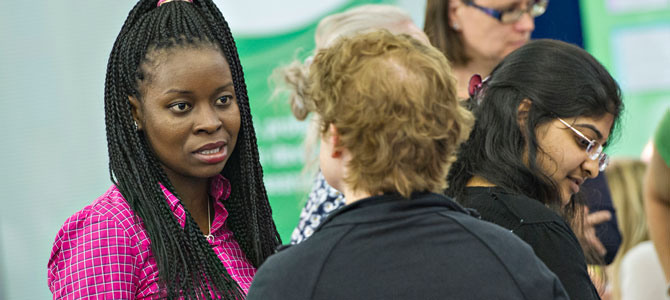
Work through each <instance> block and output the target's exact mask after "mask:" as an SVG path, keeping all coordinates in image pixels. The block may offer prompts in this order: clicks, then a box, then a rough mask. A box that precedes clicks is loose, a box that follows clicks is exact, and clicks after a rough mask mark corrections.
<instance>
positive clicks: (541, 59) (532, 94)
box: [447, 40, 623, 221]
mask: <svg viewBox="0 0 670 300" xmlns="http://www.w3.org/2000/svg"><path fill="white" fill-rule="evenodd" d="M524 99H529V100H530V101H531V102H532V104H531V106H530V110H529V112H528V117H527V120H526V122H525V126H523V127H521V126H520V124H519V122H518V117H517V116H518V108H519V105H520V104H521V102H522V101H523V100H524ZM468 101H469V103H468V105H470V107H471V109H472V111H473V113H474V115H475V118H476V122H475V126H474V128H473V130H472V132H471V134H470V138H469V140H468V141H467V142H466V143H464V144H463V146H462V148H461V150H460V154H459V158H458V160H457V162H456V163H454V165H453V166H452V168H451V170H450V173H449V176H448V181H449V186H450V188H449V189H448V190H447V194H449V195H450V196H452V197H455V198H456V199H458V198H459V197H461V196H462V195H463V194H464V192H465V188H466V184H467V182H468V180H469V179H470V178H472V177H473V176H480V177H482V178H485V179H486V180H488V181H489V182H491V183H493V184H494V185H496V186H499V187H502V188H504V189H505V190H508V191H510V192H513V193H517V194H522V195H525V196H527V197H530V198H532V199H536V200H538V201H540V202H542V203H544V204H546V205H549V206H550V207H552V208H553V209H555V210H556V211H557V212H559V213H562V214H563V216H564V217H565V218H566V219H567V220H568V221H574V220H575V215H576V214H578V212H577V211H576V208H577V207H578V206H577V204H580V203H579V202H582V200H581V197H573V201H571V204H569V205H566V206H565V207H563V206H562V205H561V199H560V194H559V190H558V188H557V186H556V183H555V182H554V181H553V180H552V179H551V178H550V177H549V176H548V175H547V174H544V173H543V172H542V171H541V169H540V168H539V167H538V165H537V163H536V158H537V155H538V152H540V151H542V149H541V148H540V147H539V145H538V141H537V137H536V135H535V129H536V128H537V127H538V126H539V125H542V124H544V123H546V122H550V121H552V120H555V119H556V117H560V118H569V117H578V116H587V117H598V116H602V115H604V114H606V113H610V114H612V115H614V125H613V126H612V130H611V131H612V133H615V134H616V133H617V132H618V130H616V128H618V124H619V122H618V120H619V117H620V115H621V112H622V110H623V103H622V101H621V92H620V89H619V86H618V84H617V83H616V81H614V79H613V78H612V76H610V74H609V73H608V72H607V70H605V68H604V67H603V66H602V65H601V64H600V63H599V62H598V61H596V60H595V59H594V58H593V57H592V56H591V55H590V54H588V53H587V52H586V51H584V50H582V49H581V48H579V47H577V46H574V45H570V44H568V43H564V42H560V41H553V40H536V41H532V42H529V43H528V44H526V45H524V46H523V47H521V48H519V49H517V50H516V51H514V52H512V53H511V54H510V55H508V56H507V57H506V58H505V59H504V60H503V61H502V62H501V63H500V64H498V66H496V68H495V69H494V70H493V72H492V73H491V76H490V78H489V79H488V80H487V81H486V82H485V83H484V86H483V88H482V90H481V91H480V92H479V93H478V94H477V96H476V97H474V98H471V99H470V100H468ZM612 139H613V138H612V137H610V141H612ZM526 147H527V149H528V163H527V164H526V163H524V159H523V153H524V150H525V149H526Z"/></svg>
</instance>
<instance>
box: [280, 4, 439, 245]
mask: <svg viewBox="0 0 670 300" xmlns="http://www.w3.org/2000/svg"><path fill="white" fill-rule="evenodd" d="M379 29H386V30H388V31H390V32H391V33H394V34H408V35H410V36H412V37H414V38H415V39H417V40H418V41H421V42H423V43H425V44H426V45H428V44H429V43H430V42H429V41H428V37H427V36H426V35H425V34H424V33H423V31H421V29H419V27H417V26H416V25H414V22H413V21H412V18H411V17H410V16H409V14H408V13H407V12H405V11H404V10H402V9H400V8H398V7H395V6H392V5H384V4H367V5H361V6H356V7H353V8H351V9H348V10H346V11H344V12H340V13H336V14H332V15H329V16H326V17H325V18H323V19H322V20H321V21H320V22H319V24H318V26H317V28H316V33H315V35H314V42H315V44H316V50H317V51H318V50H320V49H324V48H326V47H328V46H330V45H331V44H332V43H333V42H335V41H336V40H337V39H338V38H340V37H343V36H351V35H354V34H357V33H362V32H369V31H374V30H379ZM310 60H311V58H308V59H307V60H306V61H305V62H299V61H295V62H293V63H291V64H289V65H288V66H285V67H281V68H278V69H277V71H276V72H277V74H278V75H280V76H281V80H282V81H283V83H285V85H282V86H281V87H280V88H279V90H282V89H285V88H286V89H288V91H289V92H290V97H289V101H290V106H291V112H292V113H293V115H294V116H295V117H296V119H298V120H300V121H304V120H305V119H307V114H308V113H309V111H308V108H307V106H306V105H307V103H309V101H307V100H305V99H304V97H306V91H305V90H306V89H307V87H308V84H307V83H306V82H307V81H308V77H309V65H310ZM310 117H311V118H312V119H311V120H310V122H309V126H308V131H307V136H306V138H305V156H306V161H307V162H308V163H307V165H306V169H307V170H309V171H311V170H310V169H311V167H312V165H313V162H314V160H315V157H314V155H313V153H315V151H314V146H315V145H316V143H317V140H318V136H317V135H318V116H315V115H314V114H312V115H311V116H310ZM309 173H312V172H309ZM316 173H317V174H316V176H315V179H314V184H313V186H312V190H311V192H310V193H309V196H308V200H307V203H305V206H304V208H303V209H302V211H301V213H300V220H299V222H298V225H297V226H296V228H295V229H294V230H293V233H292V234H291V243H292V244H297V243H300V242H302V241H304V240H305V239H307V238H309V237H310V236H311V235H312V233H313V232H314V230H315V229H316V228H317V227H318V226H319V224H321V222H322V221H323V220H325V219H326V218H327V217H328V215H329V214H330V213H331V212H333V211H335V210H336V209H338V208H340V207H342V206H344V204H345V201H344V195H343V194H342V193H341V192H340V191H338V190H336V189H334V188H333V187H331V186H330V185H329V184H328V183H327V182H326V180H325V179H324V178H323V174H321V172H320V171H318V172H316Z"/></svg>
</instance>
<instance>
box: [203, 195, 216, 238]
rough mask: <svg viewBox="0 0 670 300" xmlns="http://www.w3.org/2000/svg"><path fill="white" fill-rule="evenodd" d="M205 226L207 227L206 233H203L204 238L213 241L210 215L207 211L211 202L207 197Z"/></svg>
mask: <svg viewBox="0 0 670 300" xmlns="http://www.w3.org/2000/svg"><path fill="white" fill-rule="evenodd" d="M207 200H208V201H207V228H208V232H209V233H208V234H204V236H205V238H206V239H207V241H208V242H213V241H214V236H213V235H212V215H210V212H209V206H210V205H211V204H212V203H211V199H210V198H207Z"/></svg>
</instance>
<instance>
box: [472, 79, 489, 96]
mask: <svg viewBox="0 0 670 300" xmlns="http://www.w3.org/2000/svg"><path fill="white" fill-rule="evenodd" d="M487 80H489V77H486V78H484V79H483V80H482V76H481V75H479V74H475V75H472V77H470V82H469V83H468V94H470V98H475V97H476V96H477V94H479V92H480V91H481V90H482V88H483V86H484V83H486V81H487Z"/></svg>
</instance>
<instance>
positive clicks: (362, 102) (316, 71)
mask: <svg viewBox="0 0 670 300" xmlns="http://www.w3.org/2000/svg"><path fill="white" fill-rule="evenodd" d="M309 73H310V77H309V82H310V83H311V84H310V85H309V87H308V90H307V97H306V100H307V101H309V102H310V103H309V105H308V106H309V107H313V108H314V110H315V112H316V113H317V114H318V115H319V116H320V128H321V134H322V135H324V134H327V133H326V130H327V128H328V127H329V125H330V124H333V125H334V126H335V127H336V128H337V131H338V136H339V144H338V147H342V148H346V149H348V150H349V151H350V152H351V154H352V159H351V160H350V161H349V163H348V165H347V167H348V173H347V175H346V178H344V181H345V183H346V184H347V185H349V186H350V187H351V188H352V189H353V190H361V191H366V192H368V193H370V194H378V193H384V192H398V193H400V194H401V195H402V196H404V197H407V198H408V197H409V196H410V194H411V193H412V192H417V191H431V192H441V191H443V190H444V189H445V188H446V185H447V183H446V180H445V178H446V177H447V172H448V170H449V166H450V164H451V163H452V162H453V161H454V160H455V158H456V155H455V154H456V150H457V149H458V147H459V145H460V144H461V143H462V142H463V141H464V140H465V139H466V138H467V137H468V134H469V133H470V129H471V127H472V124H473V117H472V115H471V113H470V112H469V111H467V110H466V109H464V108H463V107H462V106H461V105H460V104H459V102H458V100H457V97H456V85H455V79H454V77H453V76H452V74H451V67H450V66H449V63H448V62H447V60H446V58H445V57H444V55H442V53H441V52H440V51H439V50H437V49H436V48H434V47H432V46H427V45H424V44H422V43H420V42H418V41H416V40H414V39H412V38H411V37H409V36H407V35H393V34H392V33H390V32H389V31H386V30H381V31H376V32H371V33H366V34H361V35H357V36H354V37H351V38H343V39H340V40H338V41H337V42H336V43H335V44H334V45H332V46H331V47H329V48H328V49H324V50H321V51H319V52H318V54H317V55H316V57H315V58H314V62H313V63H312V66H311V67H310V70H309Z"/></svg>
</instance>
